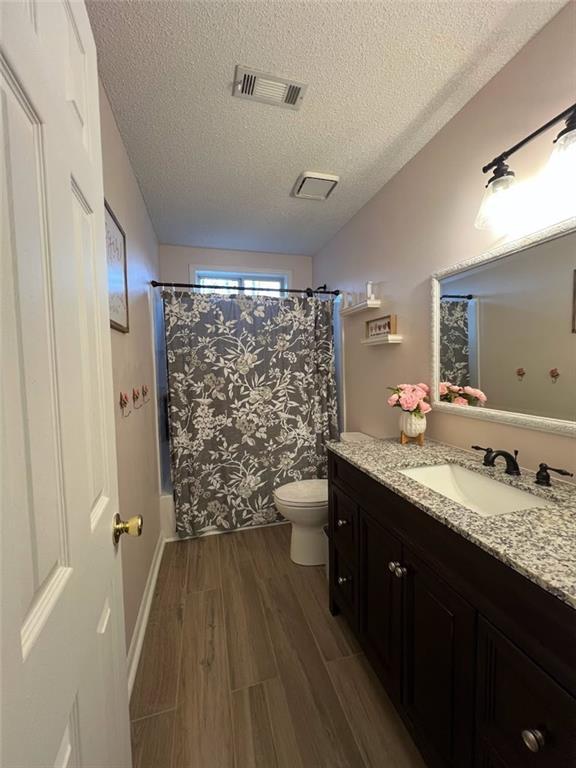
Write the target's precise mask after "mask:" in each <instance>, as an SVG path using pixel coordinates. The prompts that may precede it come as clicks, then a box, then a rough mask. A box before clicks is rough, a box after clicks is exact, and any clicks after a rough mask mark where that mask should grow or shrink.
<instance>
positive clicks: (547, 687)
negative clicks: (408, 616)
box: [476, 618, 576, 768]
mask: <svg viewBox="0 0 576 768" xmlns="http://www.w3.org/2000/svg"><path fill="white" fill-rule="evenodd" d="M478 634H479V643H478V676H477V679H478V682H477V697H478V699H477V714H476V740H477V748H476V768H492V766H498V768H529V767H530V766H534V768H574V766H576V699H574V698H573V697H572V696H571V695H570V694H569V693H567V691H565V690H564V689H563V688H562V687H561V686H559V685H558V684H557V683H556V682H555V680H553V679H552V678H551V677H550V676H549V675H548V674H546V672H544V670H542V669H541V668H540V667H539V666H538V665H537V664H536V663H535V662H534V661H532V659H530V658H529V657H528V656H526V655H525V654H524V653H523V652H522V651H521V650H520V649H519V648H518V647H517V646H516V645H514V644H513V643H512V642H510V640H508V639H507V638H506V637H504V635H502V634H501V633H500V632H499V631H498V630H497V629H495V628H494V627H493V626H492V625H491V624H489V622H487V621H486V620H485V619H482V618H481V619H480V621H479V633H478Z"/></svg>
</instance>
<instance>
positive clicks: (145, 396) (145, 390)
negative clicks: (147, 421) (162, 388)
mask: <svg viewBox="0 0 576 768" xmlns="http://www.w3.org/2000/svg"><path fill="white" fill-rule="evenodd" d="M142 401H143V403H149V402H150V398H149V397H148V385H147V384H142Z"/></svg>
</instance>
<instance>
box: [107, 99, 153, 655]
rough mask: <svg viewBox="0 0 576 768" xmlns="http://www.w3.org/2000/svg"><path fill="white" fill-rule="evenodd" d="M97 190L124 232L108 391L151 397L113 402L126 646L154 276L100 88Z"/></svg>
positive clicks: (138, 557)
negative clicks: (123, 322)
mask: <svg viewBox="0 0 576 768" xmlns="http://www.w3.org/2000/svg"><path fill="white" fill-rule="evenodd" d="M100 115H101V129H102V156H103V164H104V195H105V197H106V200H107V202H108V204H109V205H110V207H111V208H112V210H113V211H114V214H115V215H116V217H117V219H118V221H119V222H120V224H121V225H122V228H123V229H124V231H125V233H126V247H127V256H128V288H129V294H130V295H129V312H130V333H127V334H124V333H119V332H118V331H111V336H112V367H113V376H114V397H115V399H117V398H119V396H120V391H123V392H128V393H129V394H130V396H131V393H132V388H133V387H138V388H141V387H142V384H147V385H148V388H149V390H150V402H149V403H148V404H147V405H145V406H144V407H142V408H140V409H139V410H132V413H131V414H130V415H129V416H128V417H127V418H124V417H122V414H121V413H120V408H119V407H118V406H117V405H116V444H117V452H118V485H119V492H120V513H121V515H122V517H123V519H127V518H128V517H130V516H131V515H138V514H141V515H142V516H143V517H144V529H143V533H142V536H141V538H140V539H132V538H128V537H127V536H124V537H123V538H122V544H121V547H122V569H123V577H124V610H125V615H126V647H127V648H128V647H129V645H130V640H131V638H132V632H133V630H134V625H135V623H136V618H137V616H138V609H139V607H140V602H141V599H142V595H143V591H144V586H145V584H146V580H147V578H148V572H149V570H150V565H151V562H152V556H153V553H154V549H155V547H156V542H157V540H158V535H159V530H160V526H159V492H158V459H157V439H156V398H155V394H154V393H155V389H156V385H155V377H154V362H153V349H152V330H151V317H150V308H149V282H150V280H152V279H153V278H157V277H158V273H159V272H158V243H157V240H156V235H155V234H154V230H153V228H152V224H151V223H150V219H149V217H148V212H147V210H146V206H145V205H144V200H143V198H142V195H141V193H140V189H139V187H138V184H137V182H136V179H135V177H134V174H133V172H132V168H131V166H130V161H129V160H128V155H127V154H126V151H125V149H124V145H123V143H122V139H121V138H120V134H119V132H118V129H117V127H116V123H115V121H114V116H113V114H112V111H111V109H110V104H109V103H108V99H107V97H106V94H105V92H104V89H103V88H102V87H100Z"/></svg>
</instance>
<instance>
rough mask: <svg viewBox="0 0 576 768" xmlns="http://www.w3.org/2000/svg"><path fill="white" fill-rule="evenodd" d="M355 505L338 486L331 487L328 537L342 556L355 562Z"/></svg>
mask: <svg viewBox="0 0 576 768" xmlns="http://www.w3.org/2000/svg"><path fill="white" fill-rule="evenodd" d="M356 536H357V507H356V504H355V502H354V501H352V499H351V498H349V497H348V496H347V495H346V494H345V493H342V491H340V490H339V489H338V488H334V487H333V488H332V498H331V505H330V537H331V539H332V544H333V546H334V547H336V549H338V550H339V551H340V553H341V554H342V556H343V557H344V558H345V559H346V560H348V561H349V562H351V563H354V564H355V563H356Z"/></svg>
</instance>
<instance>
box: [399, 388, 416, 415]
mask: <svg viewBox="0 0 576 768" xmlns="http://www.w3.org/2000/svg"><path fill="white" fill-rule="evenodd" d="M419 402H420V400H419V398H418V397H416V396H415V395H414V394H413V393H412V392H410V391H408V390H405V391H404V392H403V393H402V394H401V395H400V407H401V408H402V410H403V411H414V410H416V408H417V407H418V403H419Z"/></svg>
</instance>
